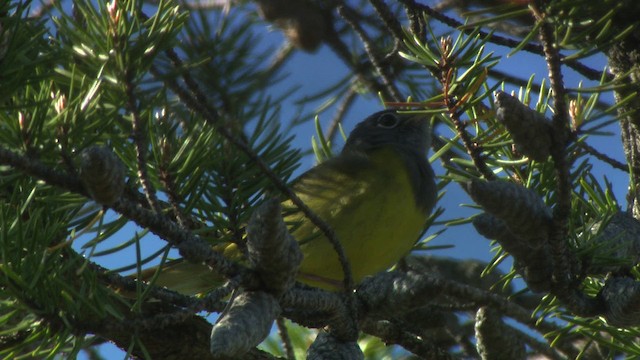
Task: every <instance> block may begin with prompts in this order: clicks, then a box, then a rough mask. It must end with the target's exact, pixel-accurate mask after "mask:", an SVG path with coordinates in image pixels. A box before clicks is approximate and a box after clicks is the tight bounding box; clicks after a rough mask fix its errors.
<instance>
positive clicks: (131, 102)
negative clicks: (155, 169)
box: [125, 70, 162, 212]
mask: <svg viewBox="0 0 640 360" xmlns="http://www.w3.org/2000/svg"><path fill="white" fill-rule="evenodd" d="M126 72H127V74H125V92H126V94H127V101H126V107H127V111H129V113H130V114H131V117H132V119H131V137H132V138H133V144H134V147H135V149H136V167H137V168H138V179H140V186H141V187H142V192H143V193H144V194H145V196H146V198H147V202H148V203H149V206H150V207H151V209H153V210H154V211H156V212H161V211H162V209H161V208H160V205H159V203H158V197H157V195H156V189H155V188H154V187H153V184H152V183H151V180H150V179H149V173H148V172H147V145H146V143H145V137H144V132H143V129H142V127H143V125H142V119H140V113H139V111H138V107H137V106H136V104H137V100H136V95H135V85H134V84H133V81H132V80H133V74H132V73H131V71H130V70H127V71H126Z"/></svg>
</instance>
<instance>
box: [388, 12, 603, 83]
mask: <svg viewBox="0 0 640 360" xmlns="http://www.w3.org/2000/svg"><path fill="white" fill-rule="evenodd" d="M399 1H400V2H401V3H403V4H404V5H405V6H407V7H410V8H413V9H419V10H420V11H423V12H424V13H425V14H427V15H429V16H430V17H433V18H434V19H436V20H438V21H440V22H441V23H443V24H445V25H448V26H450V27H452V28H457V29H461V31H462V32H464V33H466V34H470V33H472V32H473V29H468V28H464V23H462V22H460V21H458V20H456V19H454V18H451V17H448V16H446V15H444V14H442V13H441V12H439V11H437V10H434V9H433V8H431V7H430V6H428V5H425V4H419V3H416V2H415V1H414V0H399ZM478 35H479V36H481V37H483V38H488V39H489V41H491V42H492V43H494V44H497V45H501V46H505V47H509V48H515V47H516V46H518V45H519V44H520V41H517V40H512V39H509V38H506V37H503V36H500V35H495V34H490V33H487V32H486V31H480V32H478ZM522 50H524V51H527V52H530V53H533V54H537V55H544V49H543V47H542V46H540V45H537V44H531V43H529V44H525V45H524V47H523V48H522ZM558 56H559V59H560V61H561V62H563V63H565V64H567V66H569V67H570V68H572V69H573V70H575V71H576V72H578V73H579V74H581V75H583V76H584V77H586V78H588V79H590V80H595V81H599V80H600V79H601V77H602V72H601V71H597V70H594V69H591V68H589V67H588V66H586V65H584V64H582V63H581V62H579V61H577V60H566V59H565V56H564V55H562V54H560V53H558ZM606 77H607V81H612V80H613V75H611V74H606Z"/></svg>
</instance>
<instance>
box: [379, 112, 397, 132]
mask: <svg viewBox="0 0 640 360" xmlns="http://www.w3.org/2000/svg"><path fill="white" fill-rule="evenodd" d="M399 122H400V119H398V117H397V116H396V115H395V114H393V113H386V114H383V115H381V116H380V117H379V118H378V126H379V127H381V128H385V129H392V128H394V127H396V126H397V125H398V123H399Z"/></svg>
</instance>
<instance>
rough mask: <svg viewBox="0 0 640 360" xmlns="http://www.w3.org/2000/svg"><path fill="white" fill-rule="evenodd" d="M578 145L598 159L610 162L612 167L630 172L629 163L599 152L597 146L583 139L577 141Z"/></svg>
mask: <svg viewBox="0 0 640 360" xmlns="http://www.w3.org/2000/svg"><path fill="white" fill-rule="evenodd" d="M577 145H578V146H579V147H581V148H582V149H584V150H585V151H586V152H588V153H589V154H591V155H593V156H594V157H595V158H596V159H598V160H600V161H602V162H605V163H607V164H609V165H610V166H611V167H612V168H614V169H618V170H622V171H624V172H627V173H628V172H629V166H628V165H627V164H625V163H623V162H621V161H618V160H616V159H614V158H611V157H609V156H607V155H605V154H603V153H601V152H599V151H598V150H596V148H594V147H593V146H591V145H589V144H587V143H586V142H584V141H581V142H579V143H577Z"/></svg>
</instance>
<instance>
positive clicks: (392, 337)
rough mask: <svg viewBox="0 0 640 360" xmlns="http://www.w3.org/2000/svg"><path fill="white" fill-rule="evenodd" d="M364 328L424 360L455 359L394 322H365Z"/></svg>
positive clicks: (427, 340)
mask: <svg viewBox="0 0 640 360" xmlns="http://www.w3.org/2000/svg"><path fill="white" fill-rule="evenodd" d="M362 328H363V330H364V331H366V332H367V333H368V334H371V335H374V336H377V337H379V338H381V339H384V341H385V343H387V344H397V345H400V346H402V347H403V348H405V349H407V350H409V351H411V352H412V353H414V354H415V355H418V356H419V357H420V358H422V359H434V360H439V359H443V360H448V359H454V357H453V356H452V355H451V354H449V353H448V352H447V351H446V350H445V349H442V348H441V347H439V346H438V345H436V344H434V343H433V342H431V341H430V340H429V339H426V338H423V337H420V336H418V335H416V334H412V333H410V332H408V331H406V330H405V329H404V327H402V326H399V325H398V324H396V323H394V322H391V321H371V320H368V321H364V322H363V325H362Z"/></svg>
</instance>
